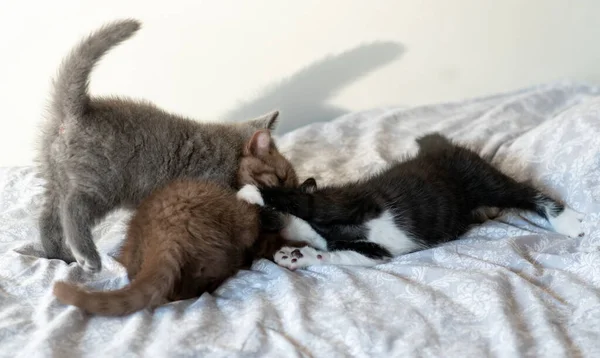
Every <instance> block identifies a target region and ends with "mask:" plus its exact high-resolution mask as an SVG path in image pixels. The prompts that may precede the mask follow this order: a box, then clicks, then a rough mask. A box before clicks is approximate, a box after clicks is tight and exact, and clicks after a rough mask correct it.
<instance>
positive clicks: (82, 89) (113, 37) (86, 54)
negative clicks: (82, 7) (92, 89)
mask: <svg viewBox="0 0 600 358" xmlns="http://www.w3.org/2000/svg"><path fill="white" fill-rule="evenodd" d="M140 26H141V24H140V22H138V21H136V20H121V21H115V22H112V23H109V24H107V25H105V26H103V27H102V28H100V29H99V30H97V31H96V32H94V33H93V34H91V35H90V36H89V37H87V38H86V39H84V40H83V41H81V42H80V43H79V45H77V46H76V47H75V48H74V49H73V50H72V51H71V53H70V54H69V55H68V56H67V57H66V58H65V59H64V60H63V62H62V64H61V66H60V69H59V71H58V75H57V76H56V78H55V79H54V83H53V84H54V93H53V98H52V106H53V108H54V110H55V111H56V112H57V113H60V114H62V115H63V116H72V117H75V118H80V117H81V116H82V115H83V114H84V113H85V111H86V109H87V106H88V102H89V96H88V83H89V76H90V73H91V72H92V69H93V68H94V65H95V64H96V62H98V60H100V58H101V57H102V56H103V55H104V54H105V53H106V52H107V51H108V50H110V49H111V48H112V47H114V46H116V45H118V44H119V43H121V42H123V41H125V40H126V39H128V38H129V37H131V36H132V35H133V34H134V33H135V32H136V31H137V30H138V29H139V28H140Z"/></svg>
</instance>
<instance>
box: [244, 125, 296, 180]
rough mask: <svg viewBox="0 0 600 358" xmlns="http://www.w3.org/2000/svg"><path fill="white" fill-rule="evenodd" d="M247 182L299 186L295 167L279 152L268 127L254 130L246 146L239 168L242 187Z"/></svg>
mask: <svg viewBox="0 0 600 358" xmlns="http://www.w3.org/2000/svg"><path fill="white" fill-rule="evenodd" d="M245 184H254V185H256V186H258V187H272V186H283V187H289V188H295V187H297V186H298V177H297V176H296V171H295V170H294V167H293V166H292V164H291V163H290V162H289V161H288V160H287V159H286V158H285V157H284V156H283V155H282V154H281V153H280V152H279V150H278V149H277V147H276V146H275V143H274V142H273V138H271V132H270V131H269V130H268V129H261V130H258V131H256V132H254V134H253V135H252V138H250V140H249V141H248V143H246V146H245V147H244V152H243V154H242V159H241V161H240V168H239V170H238V185H239V186H240V187H241V186H242V185H245Z"/></svg>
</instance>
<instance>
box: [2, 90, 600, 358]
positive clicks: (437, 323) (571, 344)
mask: <svg viewBox="0 0 600 358" xmlns="http://www.w3.org/2000/svg"><path fill="white" fill-rule="evenodd" d="M283 116H284V119H285V113H284V114H283ZM434 130H435V131H441V132H443V133H445V134H447V135H448V136H450V137H452V138H455V139H460V140H463V141H466V142H469V143H473V146H474V147H475V148H476V149H478V150H479V151H480V152H481V153H484V154H486V155H489V156H491V157H493V161H494V163H495V164H497V165H498V166H499V167H500V168H502V169H503V170H505V171H506V172H509V173H513V174H515V175H517V176H518V177H519V178H521V179H526V178H529V179H532V180H533V181H534V182H535V183H537V184H538V185H540V186H543V187H545V188H546V189H547V190H548V191H549V192H550V193H552V194H554V195H556V196H557V197H559V198H561V199H564V200H565V201H566V202H567V203H568V204H569V205H570V206H572V207H573V208H574V209H576V210H578V211H582V212H585V213H586V214H587V216H586V218H585V219H584V227H585V231H586V237H584V238H578V239H568V238H566V237H563V236H560V235H556V234H553V233H552V232H551V231H549V230H548V225H547V224H546V223H545V222H544V221H543V220H540V219H538V218H537V217H535V216H534V215H528V214H521V215H520V214H518V213H507V214H505V215H503V216H501V217H500V218H498V219H496V220H494V221H488V222H487V223H485V224H484V225H483V226H481V227H479V228H475V229H473V230H472V231H470V232H469V233H468V234H467V235H465V238H464V239H463V240H460V241H456V242H452V243H448V244H445V245H443V246H441V247H438V248H435V249H431V250H426V251H422V252H417V253H413V254H410V255H405V256H402V257H399V258H397V259H395V260H394V261H393V262H390V263H387V264H383V265H379V266H377V267H375V268H360V267H342V266H339V267H333V266H318V267H316V266H315V267H310V268H308V269H307V270H300V271H297V272H290V271H287V270H286V269H283V268H280V267H278V266H276V265H275V264H273V263H271V262H269V261H266V260H261V261H258V262H256V263H255V264H254V266H253V267H252V271H244V272H240V273H239V274H238V275H237V276H236V277H234V278H232V279H231V280H229V281H228V282H226V283H225V284H224V285H223V286H222V287H221V288H219V289H218V290H217V291H216V292H215V293H214V294H213V295H208V294H205V295H203V296H202V297H200V298H198V299H195V300H188V301H183V302H176V303H172V304H169V305H166V306H163V307H160V308H158V309H157V310H155V311H154V313H151V312H148V311H142V312H138V313H135V314H133V315H131V316H128V317H124V318H102V317H90V316H86V315H84V314H82V313H81V312H80V311H79V310H77V309H75V308H73V307H66V306H63V305H61V304H59V303H58V302H57V301H56V300H55V299H54V297H53V295H52V292H51V286H52V282H53V281H55V280H58V279H62V280H64V279H67V280H70V281H76V282H85V283H86V284H88V285H89V286H91V287H95V288H98V289H114V288H117V287H120V286H122V285H124V284H125V283H126V275H125V270H124V269H123V268H122V267H121V266H120V265H119V264H117V263H116V262H115V261H114V260H113V259H112V258H111V257H110V256H109V254H114V253H115V251H116V249H117V248H118V245H119V243H120V241H121V239H122V237H123V229H124V227H125V224H126V220H127V217H128V214H127V213H125V212H117V213H115V214H113V215H111V216H110V217H109V218H108V219H107V220H106V221H105V222H104V223H103V224H101V225H100V226H99V227H98V228H97V229H96V230H95V234H96V236H97V242H98V245H99V248H100V250H101V251H102V253H103V260H104V262H103V263H104V267H105V270H104V271H103V272H102V273H100V274H97V275H88V274H85V273H83V272H82V270H81V269H80V268H79V267H77V266H76V265H66V264H65V263H64V262H61V261H56V260H47V259H43V258H39V257H40V256H42V253H41V245H40V244H39V243H38V236H39V234H38V230H37V227H36V211H37V210H38V208H39V206H40V197H39V193H40V185H41V180H40V179H38V178H36V177H35V175H34V174H33V171H32V169H31V168H4V169H2V170H0V356H6V357H15V356H23V357H45V356H54V357H78V356H88V357H99V356H111V357H114V356H116V357H134V356H140V355H144V356H149V357H150V356H152V357H159V356H165V357H167V356H168V357H179V356H182V357H199V356H204V357H254V356H270V357H295V356H297V357H300V356H314V357H341V356H353V357H412V356H419V357H482V356H499V357H517V356H539V357H562V356H586V357H600V344H599V343H598V342H600V251H598V249H599V246H600V231H599V230H598V224H597V223H598V222H599V219H600V202H599V201H600V89H598V88H594V87H589V86H583V85H572V84H553V85H548V86H541V87H536V88H533V89H527V90H522V91H519V92H515V93H509V94H503V95H497V96H493V97H489V98H483V99H477V100H472V101H467V102H462V103H454V104H444V105H431V106H423V107H418V108H412V109H402V108H380V109H375V110H371V111H365V112H361V113H354V114H350V115H347V116H344V117H342V118H339V119H337V120H335V121H332V122H330V123H324V124H314V125H311V126H309V127H305V128H302V129H299V130H296V131H294V132H292V133H289V134H287V135H285V136H283V137H281V138H280V140H279V143H280V147H281V149H282V150H283V151H284V152H285V153H286V154H287V155H289V156H290V158H291V159H292V161H293V162H294V164H296V165H297V167H298V170H299V172H300V174H301V175H304V176H306V175H314V176H316V178H317V181H318V182H320V183H331V182H340V181H344V180H348V179H352V178H359V177H361V176H363V175H366V174H368V173H370V172H373V171H376V170H378V169H380V168H382V167H384V166H385V165H386V163H388V162H389V161H390V160H393V159H395V158H398V157H399V156H401V155H403V154H406V153H409V152H411V151H414V150H415V149H416V145H415V143H414V138H415V137H416V136H418V135H421V134H424V133H426V132H429V131H434ZM5 155H6V153H5Z"/></svg>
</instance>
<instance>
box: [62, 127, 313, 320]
mask: <svg viewBox="0 0 600 358" xmlns="http://www.w3.org/2000/svg"><path fill="white" fill-rule="evenodd" d="M238 180H239V181H240V183H248V182H252V183H258V184H261V185H283V186H289V187H296V186H297V185H298V179H297V177H296V173H295V171H294V169H293V167H292V166H291V165H290V164H289V162H288V161H287V160H285V158H284V157H283V156H282V155H281V154H279V152H278V151H277V150H276V148H275V147H274V146H273V143H272V140H271V136H270V133H269V131H258V132H257V133H256V134H255V135H254V136H253V137H252V139H251V140H250V141H249V142H248V144H247V146H246V147H245V149H244V153H243V157H242V159H241V161H240V168H239V174H238ZM259 210H261V209H260V207H259V206H258V205H254V204H250V203H248V202H246V201H244V200H241V199H237V197H236V192H235V191H234V190H233V189H231V188H229V187H225V186H222V185H219V184H216V183H214V182H209V181H203V180H198V179H196V180H194V179H181V180H176V181H174V182H171V183H170V184H168V185H167V186H165V187H164V188H162V189H159V190H157V191H155V192H154V193H152V194H151V195H150V196H149V197H148V198H146V199H145V200H144V201H142V203H141V204H140V206H139V207H138V208H137V210H136V212H135V214H134V215H133V217H132V219H131V222H130V224H129V228H128V232H127V238H126V240H125V243H124V245H123V247H122V250H121V254H120V255H119V258H118V261H119V262H121V263H122V264H123V265H124V266H125V268H126V269H127V274H128V277H129V279H130V281H131V283H130V284H129V285H127V286H125V287H124V288H121V289H119V290H115V291H104V292H102V291H99V292H93V291H88V290H86V289H84V288H82V287H78V286H76V285H74V284H70V283H66V282H57V283H56V284H55V286H54V294H55V295H56V296H57V298H58V299H59V301H61V302H62V303H65V304H70V305H75V306H78V307H80V308H82V309H83V310H85V311H87V312H90V313H96V314H101V315H108V316H118V315H125V314H128V313H132V312H135V311H138V310H140V309H143V308H145V307H155V306H158V305H160V304H162V303H164V302H166V301H174V300H181V299H188V298H192V297H197V296H200V295H201V294H202V293H203V292H211V291H213V290H214V289H216V288H217V287H218V286H219V285H220V284H221V283H222V282H223V281H225V280H226V279H227V278H229V277H231V276H233V275H234V274H235V273H236V272H237V271H238V270H239V269H241V268H245V267H249V266H250V264H251V263H252V260H253V259H254V258H257V257H266V258H269V259H272V258H273V254H274V253H275V251H276V250H278V249H279V248H280V247H282V246H284V245H290V244H292V245H294V244H296V245H299V244H298V243H290V242H287V241H286V240H284V239H282V238H281V237H280V236H279V235H278V233H277V230H276V229H275V230H274V232H273V231H272V232H263V233H262V235H261V215H260V214H261V212H260V211H259ZM262 218H267V216H266V215H265V216H262ZM259 237H260V239H259ZM302 245H306V244H304V243H302Z"/></svg>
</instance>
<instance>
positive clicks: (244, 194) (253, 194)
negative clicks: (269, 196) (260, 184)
mask: <svg viewBox="0 0 600 358" xmlns="http://www.w3.org/2000/svg"><path fill="white" fill-rule="evenodd" d="M235 196H236V197H237V198H238V199H239V200H244V201H246V202H248V203H250V204H254V205H259V206H265V201H264V200H263V198H262V195H260V190H258V188H257V187H256V186H255V185H252V184H246V185H244V186H243V187H242V188H241V189H240V190H238V192H237V194H236V195H235Z"/></svg>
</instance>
